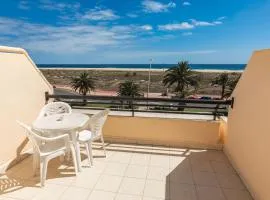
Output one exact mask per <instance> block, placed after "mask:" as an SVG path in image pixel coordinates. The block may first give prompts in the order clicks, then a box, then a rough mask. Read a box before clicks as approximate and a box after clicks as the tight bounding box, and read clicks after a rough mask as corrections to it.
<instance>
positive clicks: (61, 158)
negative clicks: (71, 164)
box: [59, 155, 65, 163]
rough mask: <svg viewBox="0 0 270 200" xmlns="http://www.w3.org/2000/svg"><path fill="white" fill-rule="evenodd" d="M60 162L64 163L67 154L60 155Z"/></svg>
mask: <svg viewBox="0 0 270 200" xmlns="http://www.w3.org/2000/svg"><path fill="white" fill-rule="evenodd" d="M59 159H60V162H61V163H62V162H64V160H65V156H64V155H62V156H60V158H59Z"/></svg>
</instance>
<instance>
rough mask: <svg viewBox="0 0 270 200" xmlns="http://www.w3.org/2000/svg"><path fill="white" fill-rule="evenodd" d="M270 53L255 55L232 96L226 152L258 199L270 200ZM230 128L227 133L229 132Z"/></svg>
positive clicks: (226, 135)
mask: <svg viewBox="0 0 270 200" xmlns="http://www.w3.org/2000/svg"><path fill="white" fill-rule="evenodd" d="M269 86H270V50H262V51H257V52H255V53H254V54H253V55H252V57H251V59H250V61H249V63H248V65H247V68H246V70H245V71H244V73H243V75H242V77H241V79H240V81H239V83H238V84H237V87H236V89H235V91H234V93H233V94H232V96H233V97H234V98H235V103H234V108H233V109H231V110H230V112H229V116H228V124H227V128H226V127H225V129H223V130H225V131H224V132H225V134H224V136H225V137H224V142H225V144H224V151H225V153H226V154H227V155H228V157H229V159H230V160H231V162H232V164H233V165H234V167H235V169H236V170H237V171H238V173H239V174H240V176H241V177H242V179H243V181H244V182H245V184H246V186H247V187H248V189H249V191H250V192H251V194H252V195H253V197H254V198H255V199H256V200H269V199H270V191H269V185H270V170H269V169H270V157H269V154H270V87H269ZM226 129H227V131H226Z"/></svg>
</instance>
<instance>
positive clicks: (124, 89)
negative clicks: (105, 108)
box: [118, 81, 142, 97]
mask: <svg viewBox="0 0 270 200" xmlns="http://www.w3.org/2000/svg"><path fill="white" fill-rule="evenodd" d="M118 96H128V97H135V96H142V94H141V93H140V86H139V85H138V84H136V83H134V82H133V81H125V82H123V83H120V84H119V89H118Z"/></svg>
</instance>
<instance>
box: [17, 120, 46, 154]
mask: <svg viewBox="0 0 270 200" xmlns="http://www.w3.org/2000/svg"><path fill="white" fill-rule="evenodd" d="M17 123H18V124H19V125H20V126H21V127H22V128H23V129H24V130H25V132H26V135H27V137H28V139H29V141H30V142H31V144H32V145H33V148H34V149H33V150H34V151H35V152H37V153H40V149H39V145H40V144H41V143H42V141H41V140H40V139H39V138H40V137H39V135H37V134H36V133H34V131H33V130H32V128H31V127H30V126H28V125H26V124H24V123H22V122H20V121H18V120H17Z"/></svg>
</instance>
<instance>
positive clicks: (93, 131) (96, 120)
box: [78, 109, 110, 166]
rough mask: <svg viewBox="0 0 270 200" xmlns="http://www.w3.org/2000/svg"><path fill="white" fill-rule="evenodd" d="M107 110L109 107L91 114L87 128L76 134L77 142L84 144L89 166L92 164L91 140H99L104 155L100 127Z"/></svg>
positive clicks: (105, 117) (104, 119)
mask: <svg viewBox="0 0 270 200" xmlns="http://www.w3.org/2000/svg"><path fill="white" fill-rule="evenodd" d="M109 111H110V110H109V109H106V110H103V111H101V112H99V113H97V114H95V115H93V116H92V117H91V118H90V120H89V130H83V131H81V132H79V134H78V142H79V143H81V144H84V145H85V148H86V152H87V156H88V161H89V165H90V166H91V165H93V154H92V142H94V141H97V140H101V142H102V147H103V151H104V155H105V156H106V150H105V146H104V138H103V133H102V128H103V125H104V123H105V121H106V119H107V116H108V114H109Z"/></svg>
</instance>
